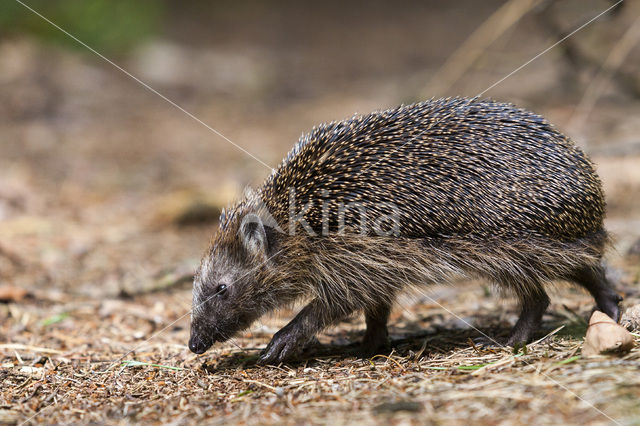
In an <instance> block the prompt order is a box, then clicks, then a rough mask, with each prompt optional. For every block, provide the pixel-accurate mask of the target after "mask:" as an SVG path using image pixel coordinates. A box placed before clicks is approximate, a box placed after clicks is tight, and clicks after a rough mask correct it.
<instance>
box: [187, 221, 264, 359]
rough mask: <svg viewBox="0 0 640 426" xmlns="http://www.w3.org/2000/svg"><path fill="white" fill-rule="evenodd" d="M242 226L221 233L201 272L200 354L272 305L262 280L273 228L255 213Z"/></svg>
mask: <svg viewBox="0 0 640 426" xmlns="http://www.w3.org/2000/svg"><path fill="white" fill-rule="evenodd" d="M236 229H237V232H236V233H235V235H229V232H224V231H221V232H220V233H219V234H218V237H217V238H216V239H215V240H214V242H213V244H212V247H211V249H210V250H209V251H208V252H207V254H206V255H205V257H204V258H203V260H202V262H201V264H200V268H199V269H198V271H197V273H196V275H195V279H194V283H193V311H192V314H191V338H190V339H189V349H190V350H191V351H192V352H195V353H197V354H201V353H204V352H205V351H206V350H207V349H209V348H210V347H211V345H213V344H214V343H215V342H224V341H226V340H228V339H229V338H231V337H233V336H234V335H235V334H237V333H238V332H240V331H242V330H244V329H246V328H248V327H249V326H250V325H251V323H253V321H255V320H256V319H258V318H259V317H260V316H261V315H262V314H263V313H264V312H266V311H268V310H269V309H270V306H267V305H268V302H267V299H266V298H264V297H261V295H260V293H261V291H260V290H261V286H259V285H258V284H257V283H258V274H260V272H261V271H263V270H264V268H265V267H266V266H265V265H266V259H267V257H266V256H267V253H268V241H267V231H265V227H264V226H263V225H262V223H261V221H260V220H259V219H257V220H256V217H251V216H250V215H247V216H245V218H244V220H243V221H242V224H241V225H240V226H238V227H237V228H236Z"/></svg>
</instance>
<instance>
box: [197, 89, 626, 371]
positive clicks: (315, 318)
mask: <svg viewBox="0 0 640 426" xmlns="http://www.w3.org/2000/svg"><path fill="white" fill-rule="evenodd" d="M292 194H293V196H294V197H295V198H294V200H295V205H294V210H295V209H297V210H300V209H302V213H301V214H300V215H299V217H298V219H302V220H299V221H298V223H294V224H293V226H290V225H291V223H292V222H291V215H292V213H294V214H295V211H292V204H291V203H292ZM345 205H347V206H348V205H357V206H363V207H364V211H365V212H366V216H364V219H363V215H362V214H361V213H362V211H360V210H358V209H350V210H349V209H348V210H347V211H346V212H344V206H345ZM303 206H306V207H304V208H303ZM341 211H342V212H343V213H340V212H341ZM340 214H342V216H340ZM604 214H605V203H604V195H603V191H602V186H601V183H600V181H599V179H598V177H597V175H596V173H595V171H594V168H593V166H592V164H591V162H590V161H589V160H588V158H587V157H586V156H585V154H584V153H583V152H582V151H581V150H580V149H579V148H577V147H576V146H575V145H574V144H573V143H572V142H571V141H570V140H569V139H568V138H566V137H565V136H563V135H562V134H561V133H559V132H558V131H557V130H556V129H555V128H554V127H553V126H552V125H551V124H549V123H548V122H547V121H546V120H545V119H543V118H541V117H540V116H538V115H536V114H534V113H531V112H528V111H525V110H522V109H518V108H516V107H514V106H512V105H509V104H503V103H498V102H493V101H490V100H479V99H464V98H453V99H439V100H431V101H427V102H422V103H418V104H414V105H406V106H400V107H398V108H395V109H390V110H386V111H382V112H374V113H371V114H368V115H363V116H355V117H353V118H351V119H349V120H345V121H340V122H332V123H329V124H325V125H321V126H318V127H316V128H314V129H313V130H312V131H311V132H310V133H309V134H307V135H305V136H303V137H302V138H301V140H300V141H299V142H298V144H297V145H296V146H295V147H294V148H293V150H292V151H291V152H290V153H289V154H288V155H287V157H286V158H285V159H284V160H283V162H282V163H281V164H280V166H279V167H278V168H277V169H276V170H275V171H274V172H273V173H272V175H271V176H270V177H269V178H268V179H267V180H266V181H265V183H264V184H263V186H262V187H261V188H260V189H258V190H257V191H256V192H253V193H250V194H249V195H247V196H246V197H245V199H243V200H241V201H240V202H239V203H237V204H236V205H235V206H234V207H233V208H232V209H230V210H228V211H227V212H225V213H223V215H222V216H221V224H220V230H219V232H218V234H217V235H216V237H215V238H214V240H213V241H212V246H211V249H210V250H209V251H208V252H207V254H206V255H205V257H204V259H203V262H202V265H201V268H200V270H199V273H198V275H197V277H196V280H195V283H194V307H195V309H194V316H193V321H192V339H191V342H190V346H191V348H192V349H193V350H194V351H196V352H198V351H204V350H206V349H207V348H208V347H209V346H210V345H211V344H212V343H213V342H214V341H216V340H224V339H225V338H227V337H230V335H232V334H234V333H236V332H237V331H239V330H241V329H242V328H245V327H247V326H248V325H249V324H250V323H251V322H252V321H253V320H254V319H256V318H257V317H259V316H260V315H262V314H263V313H265V312H268V311H270V310H272V309H275V308H278V307H280V306H283V305H285V304H289V303H291V302H293V301H295V300H298V299H300V298H307V299H310V300H311V301H310V303H309V305H307V307H305V308H304V309H303V310H302V311H301V313H300V314H299V315H298V317H296V319H294V320H293V321H292V322H291V323H290V324H289V325H288V326H287V327H285V329H283V330H281V331H280V332H279V333H278V334H276V336H274V339H273V340H272V342H271V343H270V344H269V346H268V347H267V349H266V350H265V352H264V354H263V357H262V358H261V359H262V361H263V362H276V361H281V360H283V359H286V358H288V357H290V356H292V355H293V354H295V352H296V351H297V350H299V348H300V347H301V346H302V344H303V343H304V342H305V341H306V340H308V338H310V337H311V336H313V334H315V332H317V331H318V330H321V329H322V328H323V327H325V326H328V325H330V324H332V323H334V322H335V321H337V320H339V319H340V318H343V317H345V316H347V315H349V314H351V313H352V312H354V311H364V313H365V317H366V319H367V333H366V334H365V342H364V345H365V348H366V350H367V351H368V352H372V351H373V352H375V351H377V350H380V348H382V347H384V346H385V345H386V341H387V337H386V336H387V334H386V321H387V317H388V312H389V309H390V306H391V305H392V304H393V302H394V300H395V297H396V295H397V293H398V292H399V291H400V290H402V289H403V288H405V287H407V286H416V285H421V284H428V283H433V282H443V281H447V280H451V279H452V278H453V277H455V276H479V277H484V278H487V279H489V280H491V281H492V282H494V283H496V284H498V285H499V286H501V287H502V288H503V289H505V290H507V291H510V292H511V293H512V294H514V295H515V296H517V297H518V299H519V300H520V303H521V306H522V314H521V317H520V320H519V321H518V323H517V324H516V326H515V327H514V330H513V331H512V333H511V336H510V338H509V341H508V343H510V344H515V343H517V342H520V341H526V340H528V339H530V338H531V337H532V335H533V333H534V332H535V331H536V329H537V328H538V326H539V323H540V320H541V317H542V314H543V313H544V311H545V310H546V307H547V305H548V303H549V299H548V297H547V295H546V293H545V290H544V288H543V285H544V284H545V283H546V282H549V281H554V280H569V281H573V282H575V283H578V284H580V285H582V286H583V287H585V288H586V289H587V290H589V291H590V292H591V294H592V295H593V296H594V298H595V299H596V302H597V304H598V307H599V308H600V309H601V310H603V311H605V312H606V313H608V314H609V315H611V316H613V317H614V318H616V319H617V316H618V314H619V312H618V301H619V298H618V296H617V295H616V294H615V293H614V292H613V290H611V287H610V286H609V284H608V283H607V282H606V279H605V278H604V273H603V271H602V268H601V265H600V260H601V257H602V254H603V251H604V249H605V247H606V244H607V233H606V231H605V230H604V228H603V219H604ZM385 215H387V216H389V215H392V216H393V215H395V216H393V217H394V218H395V220H396V222H397V225H398V226H397V229H396V230H395V232H393V233H387V234H385V235H380V233H379V232H378V233H376V232H374V230H376V229H377V228H376V223H374V222H375V220H376V218H378V217H381V216H385ZM254 216H255V218H257V220H253V221H252V223H254V224H253V225H251V226H247V225H246V219H247V218H249V217H254ZM323 217H324V218H325V220H324V221H323ZM256 222H257V223H256ZM303 223H305V224H308V228H309V229H307V230H306V231H308V232H305V230H304V229H302V227H301V226H299V225H301V224H303ZM278 230H284V231H285V232H279V231H278ZM378 230H379V229H378ZM287 231H295V232H287ZM242 274H245V275H246V276H242ZM225 277H226V278H225ZM228 277H233V278H234V279H235V281H234V282H233V285H229V286H225V289H224V293H225V294H226V296H225V297H220V296H219V295H217V296H212V295H213V294H215V290H216V289H219V288H220V285H219V283H220V282H221V280H222V281H224V280H229V278H228ZM227 287H229V288H231V287H233V291H228V290H227ZM205 301H206V302H205ZM203 348H204V349H203Z"/></svg>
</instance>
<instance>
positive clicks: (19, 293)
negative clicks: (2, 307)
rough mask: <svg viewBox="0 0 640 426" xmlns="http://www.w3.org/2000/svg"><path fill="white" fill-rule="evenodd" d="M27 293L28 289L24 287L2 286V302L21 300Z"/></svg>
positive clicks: (0, 292)
mask: <svg viewBox="0 0 640 426" xmlns="http://www.w3.org/2000/svg"><path fill="white" fill-rule="evenodd" d="M27 293H28V292H27V290H25V289H23V288H20V287H14V286H10V285H3V286H0V302H3V303H10V302H19V301H21V300H22V299H24V298H25V297H26V295H27Z"/></svg>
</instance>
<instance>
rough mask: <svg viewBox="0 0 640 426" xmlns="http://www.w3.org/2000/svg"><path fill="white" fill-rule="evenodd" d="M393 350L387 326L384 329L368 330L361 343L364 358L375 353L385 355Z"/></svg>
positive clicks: (361, 353)
mask: <svg viewBox="0 0 640 426" xmlns="http://www.w3.org/2000/svg"><path fill="white" fill-rule="evenodd" d="M389 352H391V341H390V340H389V334H388V333H387V330H386V328H385V329H384V331H379V332H376V333H370V332H369V331H368V330H367V334H365V336H364V339H363V340H362V343H361V344H360V355H361V356H362V357H363V358H371V357H372V356H375V355H385V354H388V353H389Z"/></svg>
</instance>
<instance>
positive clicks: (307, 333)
mask: <svg viewBox="0 0 640 426" xmlns="http://www.w3.org/2000/svg"><path fill="white" fill-rule="evenodd" d="M352 311H353V309H352V307H350V306H349V307H345V306H344V304H342V305H339V304H335V305H334V306H331V305H329V306H328V305H327V304H326V303H325V302H324V301H322V300H319V299H314V300H312V301H311V302H309V304H308V305H307V306H305V307H304V308H302V310H301V311H300V312H299V313H298V315H296V317H295V318H294V319H292V320H291V321H290V322H289V324H287V325H285V326H284V327H283V328H282V329H280V331H278V332H277V333H276V334H274V336H273V338H272V339H271V341H270V342H269V344H268V345H267V347H266V348H265V349H264V350H263V351H262V353H261V354H260V357H259V358H258V363H259V364H278V363H280V362H283V361H286V360H289V359H294V358H296V357H297V356H298V355H299V354H300V352H302V350H303V349H304V347H305V345H306V344H307V343H308V342H309V341H310V340H311V339H312V338H313V337H314V336H315V335H316V333H318V332H319V331H321V330H323V329H324V328H326V327H328V326H330V325H331V324H333V323H335V322H337V321H339V320H341V319H343V318H345V317H347V316H349V314H350V313H351V312H352Z"/></svg>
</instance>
